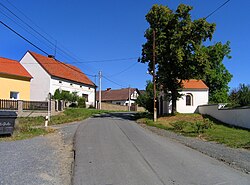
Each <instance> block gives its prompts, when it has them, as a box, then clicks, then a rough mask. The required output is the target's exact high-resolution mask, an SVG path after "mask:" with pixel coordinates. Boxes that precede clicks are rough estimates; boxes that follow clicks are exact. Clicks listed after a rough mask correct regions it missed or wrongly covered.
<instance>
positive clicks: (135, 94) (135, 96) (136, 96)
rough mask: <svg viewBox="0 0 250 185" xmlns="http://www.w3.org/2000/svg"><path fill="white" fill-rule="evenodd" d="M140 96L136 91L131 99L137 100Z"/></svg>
mask: <svg viewBox="0 0 250 185" xmlns="http://www.w3.org/2000/svg"><path fill="white" fill-rule="evenodd" d="M138 96H139V94H138V93H137V91H134V92H133V93H132V94H131V96H130V99H131V100H136V99H137V98H138Z"/></svg>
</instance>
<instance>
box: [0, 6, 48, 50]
mask: <svg viewBox="0 0 250 185" xmlns="http://www.w3.org/2000/svg"><path fill="white" fill-rule="evenodd" d="M0 13H1V14H2V15H4V16H5V17H7V18H8V19H10V20H11V21H12V22H14V23H15V24H17V25H18V26H19V27H20V28H22V29H23V30H24V31H26V32H27V33H29V34H30V35H32V36H33V37H35V38H36V39H37V40H38V41H40V42H41V43H43V41H41V40H40V39H39V38H38V37H37V36H36V35H34V34H33V33H31V32H29V31H28V30H27V29H26V28H25V27H23V26H22V25H21V24H19V23H18V22H16V21H15V20H14V19H12V18H11V17H10V16H8V15H7V14H5V13H4V12H3V11H0ZM45 45H47V44H45ZM47 47H48V48H50V49H51V46H49V45H47Z"/></svg>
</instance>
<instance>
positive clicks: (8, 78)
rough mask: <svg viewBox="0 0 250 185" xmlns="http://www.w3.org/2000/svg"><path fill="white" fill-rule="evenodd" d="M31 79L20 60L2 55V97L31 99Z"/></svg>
mask: <svg viewBox="0 0 250 185" xmlns="http://www.w3.org/2000/svg"><path fill="white" fill-rule="evenodd" d="M31 79H32V76H31V75H30V74H29V73H28V71H27V70H26V69H25V68H24V67H23V66H22V65H21V64H20V63H19V62H18V61H16V60H11V59H7V58H2V57H0V84H1V88H0V99H16V100H30V80H31Z"/></svg>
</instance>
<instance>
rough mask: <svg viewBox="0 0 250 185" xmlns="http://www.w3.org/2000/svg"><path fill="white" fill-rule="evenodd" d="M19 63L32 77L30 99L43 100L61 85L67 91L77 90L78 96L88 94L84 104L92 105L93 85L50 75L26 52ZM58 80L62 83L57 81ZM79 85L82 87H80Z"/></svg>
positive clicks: (93, 99)
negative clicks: (89, 85)
mask: <svg viewBox="0 0 250 185" xmlns="http://www.w3.org/2000/svg"><path fill="white" fill-rule="evenodd" d="M20 63H21V64H22V65H23V67H24V68H25V69H26V70H27V71H28V72H29V73H30V74H31V76H32V77H33V78H32V79H31V83H30V100H31V101H45V100H46V98H47V97H48V94H49V93H51V94H52V95H53V94H54V92H55V90H56V89H59V88H60V87H61V89H62V90H65V91H69V92H71V93H72V92H74V91H76V92H78V95H79V96H80V97H82V94H88V100H89V101H88V102H86V105H87V106H89V105H93V106H94V103H95V89H94V88H93V87H88V86H86V85H84V84H80V83H76V82H73V81H69V80H68V81H67V80H64V79H60V78H56V77H51V76H50V75H49V74H48V73H47V72H46V71H45V70H44V69H43V68H42V67H41V65H40V64H39V63H37V62H36V60H35V59H34V58H33V57H32V56H31V55H30V53H28V52H27V53H26V54H25V55H24V57H23V58H22V59H21V61H20ZM59 81H61V82H62V83H59ZM70 84H72V85H70ZM80 85H81V86H82V87H80Z"/></svg>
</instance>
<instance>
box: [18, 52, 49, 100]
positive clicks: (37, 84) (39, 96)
mask: <svg viewBox="0 0 250 185" xmlns="http://www.w3.org/2000/svg"><path fill="white" fill-rule="evenodd" d="M20 63H21V64H22V65H23V67H24V68H25V69H26V70H27V71H28V72H29V73H30V75H31V76H32V77H33V78H32V79H31V81H30V100H31V101H45V100H46V98H47V97H48V93H49V90H50V75H48V73H47V72H46V71H45V70H44V69H43V68H42V67H41V66H40V64H38V63H37V62H36V60H35V59H34V58H33V57H32V56H31V55H30V53H28V52H27V53H26V54H25V55H24V57H23V58H22V59H21V61H20Z"/></svg>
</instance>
